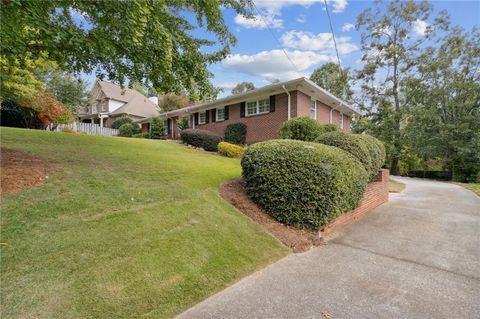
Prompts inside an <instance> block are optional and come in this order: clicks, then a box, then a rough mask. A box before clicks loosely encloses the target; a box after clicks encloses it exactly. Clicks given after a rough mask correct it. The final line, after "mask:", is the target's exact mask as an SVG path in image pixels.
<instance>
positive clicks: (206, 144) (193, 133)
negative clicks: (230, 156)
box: [180, 129, 222, 152]
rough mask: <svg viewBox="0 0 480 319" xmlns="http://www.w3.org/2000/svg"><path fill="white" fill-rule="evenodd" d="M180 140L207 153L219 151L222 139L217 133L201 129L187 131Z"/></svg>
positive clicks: (181, 134) (183, 132)
mask: <svg viewBox="0 0 480 319" xmlns="http://www.w3.org/2000/svg"><path fill="white" fill-rule="evenodd" d="M180 140H181V141H182V142H183V143H186V144H189V145H192V146H195V147H201V148H203V149H204V150H206V151H215V152H216V151H217V147H218V143H220V142H221V141H222V138H221V137H220V136H218V135H217V134H215V133H212V132H210V131H206V130H200V129H186V130H183V131H182V132H181V133H180Z"/></svg>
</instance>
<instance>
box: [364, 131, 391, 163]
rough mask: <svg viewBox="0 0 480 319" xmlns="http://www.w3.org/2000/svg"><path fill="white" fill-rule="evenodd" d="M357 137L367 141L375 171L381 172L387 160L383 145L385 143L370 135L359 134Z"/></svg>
mask: <svg viewBox="0 0 480 319" xmlns="http://www.w3.org/2000/svg"><path fill="white" fill-rule="evenodd" d="M357 136H358V138H360V139H362V140H364V141H365V143H366V145H367V147H368V149H369V151H370V156H371V157H372V165H373V167H374V169H375V170H379V169H380V168H382V167H383V165H384V164H385V158H386V152H385V145H383V142H382V141H380V140H379V139H377V138H375V137H373V136H371V135H368V134H358V135H357Z"/></svg>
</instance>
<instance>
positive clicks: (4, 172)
mask: <svg viewBox="0 0 480 319" xmlns="http://www.w3.org/2000/svg"><path fill="white" fill-rule="evenodd" d="M0 168H1V174H0V195H1V196H3V195H7V194H12V193H15V192H18V191H20V190H22V189H26V188H30V187H33V186H34V185H36V184H39V183H42V182H43V181H44V180H45V179H47V178H48V174H49V172H50V171H51V166H50V165H49V164H48V163H47V162H46V161H44V160H42V159H40V158H38V157H35V156H33V155H30V154H28V153H24V152H20V151H15V150H11V149H7V148H1V149H0Z"/></svg>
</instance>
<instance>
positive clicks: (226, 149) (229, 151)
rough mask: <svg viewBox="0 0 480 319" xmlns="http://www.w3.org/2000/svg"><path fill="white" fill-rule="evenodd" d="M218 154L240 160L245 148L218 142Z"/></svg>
mask: <svg viewBox="0 0 480 319" xmlns="http://www.w3.org/2000/svg"><path fill="white" fill-rule="evenodd" d="M218 153H220V154H221V155H223V156H226V157H236V158H241V157H242V156H243V154H244V153H245V147H244V146H240V145H235V144H231V143H228V142H220V143H219V144H218Z"/></svg>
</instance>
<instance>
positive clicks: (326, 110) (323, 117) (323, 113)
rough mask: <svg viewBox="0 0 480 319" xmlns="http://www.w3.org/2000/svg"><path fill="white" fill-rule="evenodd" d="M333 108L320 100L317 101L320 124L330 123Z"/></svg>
mask: <svg viewBox="0 0 480 319" xmlns="http://www.w3.org/2000/svg"><path fill="white" fill-rule="evenodd" d="M331 109H332V108H331V107H329V106H327V105H325V104H323V103H322V102H320V101H317V121H318V122H320V124H329V123H330V110H331Z"/></svg>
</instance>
